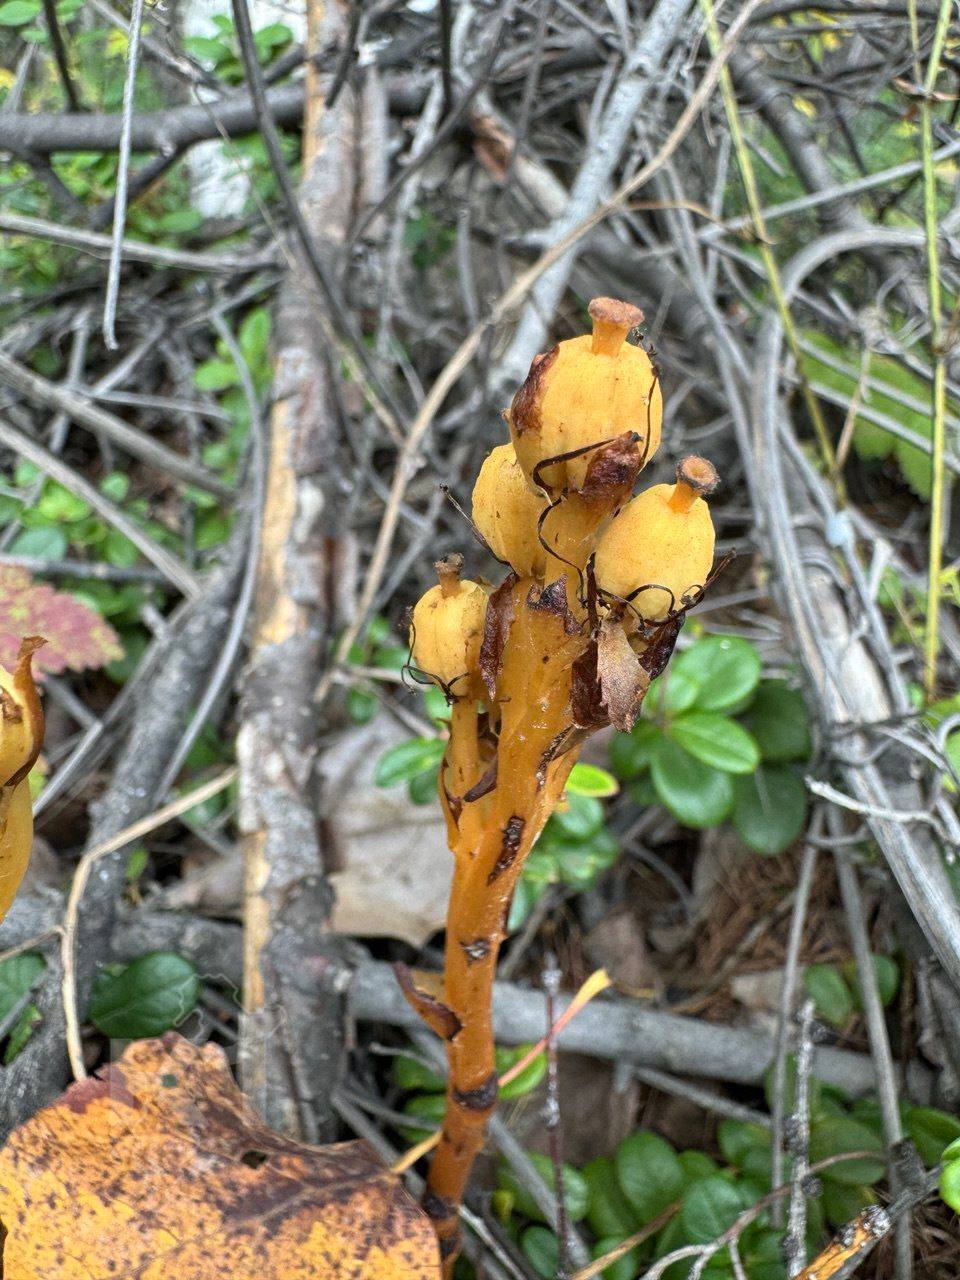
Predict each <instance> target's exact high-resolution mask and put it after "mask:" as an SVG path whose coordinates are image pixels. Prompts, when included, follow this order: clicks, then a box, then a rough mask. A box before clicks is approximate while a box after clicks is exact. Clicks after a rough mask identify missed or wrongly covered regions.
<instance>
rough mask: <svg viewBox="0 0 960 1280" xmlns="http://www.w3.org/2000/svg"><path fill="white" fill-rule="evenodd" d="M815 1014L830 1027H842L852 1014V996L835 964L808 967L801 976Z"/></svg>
mask: <svg viewBox="0 0 960 1280" xmlns="http://www.w3.org/2000/svg"><path fill="white" fill-rule="evenodd" d="M803 985H804V987H805V988H806V992H807V995H808V996H809V997H810V999H811V1000H812V1001H813V1003H814V1004H815V1005H816V1008H817V1014H818V1016H819V1017H821V1018H822V1019H823V1020H824V1022H829V1023H830V1025H831V1026H832V1027H837V1028H839V1027H842V1026H843V1025H844V1023H846V1021H847V1019H848V1018H849V1017H850V1015H851V1014H852V1013H853V994H852V993H851V991H850V988H849V987H848V986H847V984H846V982H844V980H843V977H842V975H841V973H840V970H839V969H838V968H837V966H836V965H835V964H811V965H808V966H807V968H806V971H805V972H804V975H803Z"/></svg>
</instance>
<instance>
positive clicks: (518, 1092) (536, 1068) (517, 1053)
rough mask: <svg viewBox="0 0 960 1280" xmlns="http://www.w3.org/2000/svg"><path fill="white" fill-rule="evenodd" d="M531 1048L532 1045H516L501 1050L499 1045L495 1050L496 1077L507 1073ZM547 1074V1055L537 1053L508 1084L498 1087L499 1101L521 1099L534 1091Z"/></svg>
mask: <svg viewBox="0 0 960 1280" xmlns="http://www.w3.org/2000/svg"><path fill="white" fill-rule="evenodd" d="M532 1048H533V1045H532V1044H518V1045H516V1046H515V1047H514V1048H512V1049H507V1048H503V1047H501V1046H500V1045H498V1046H497V1049H496V1060H497V1075H498V1076H502V1075H503V1073H504V1072H505V1071H509V1070H510V1068H511V1067H512V1066H513V1065H514V1063H515V1062H519V1061H520V1059H521V1058H523V1057H525V1055H526V1054H528V1053H529V1052H530V1050H531V1049H532ZM546 1074H547V1055H546V1054H545V1053H538V1054H537V1056H536V1057H535V1058H534V1059H533V1061H532V1062H529V1063H527V1065H526V1066H525V1067H524V1068H523V1070H522V1071H521V1072H520V1074H519V1075H518V1076H516V1077H515V1078H514V1079H513V1080H511V1081H510V1082H509V1084H502V1085H501V1086H500V1101H501V1102H506V1101H509V1100H510V1099H511V1098H522V1097H523V1095H524V1094H525V1093H530V1091H531V1090H533V1089H535V1088H536V1087H537V1085H538V1084H539V1083H540V1081H541V1080H542V1079H543V1077H544V1076H545V1075H546Z"/></svg>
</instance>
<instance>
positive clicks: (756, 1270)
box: [740, 1230, 787, 1280]
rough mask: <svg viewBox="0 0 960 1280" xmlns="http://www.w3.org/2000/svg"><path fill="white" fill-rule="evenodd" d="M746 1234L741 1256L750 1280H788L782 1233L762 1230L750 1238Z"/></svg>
mask: <svg viewBox="0 0 960 1280" xmlns="http://www.w3.org/2000/svg"><path fill="white" fill-rule="evenodd" d="M744 1234H745V1241H744V1242H742V1243H741V1250H740V1256H741V1261H742V1262H743V1268H744V1270H745V1271H746V1273H747V1277H748V1280H787V1264H786V1263H785V1262H784V1260H783V1236H782V1234H781V1232H779V1231H771V1230H760V1231H758V1232H757V1233H756V1234H755V1235H750V1236H749V1237H748V1236H747V1235H746V1233H744Z"/></svg>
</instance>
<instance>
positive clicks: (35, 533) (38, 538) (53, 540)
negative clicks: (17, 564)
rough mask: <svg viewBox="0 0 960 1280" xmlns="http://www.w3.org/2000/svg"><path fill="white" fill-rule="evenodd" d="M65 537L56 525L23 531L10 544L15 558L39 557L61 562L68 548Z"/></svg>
mask: <svg viewBox="0 0 960 1280" xmlns="http://www.w3.org/2000/svg"><path fill="white" fill-rule="evenodd" d="M69 545H70V544H69V543H68V541H67V535H66V534H65V533H64V531H63V530H62V529H61V528H59V527H58V526H57V525H48V526H46V527H45V528H41V529H25V530H24V531H23V533H18V534H17V536H16V537H15V538H14V540H13V542H12V543H11V544H10V552H11V554H12V555H15V556H39V557H40V558H41V559H42V560H62V559H63V557H64V556H65V555H66V554H67V549H68V547H69Z"/></svg>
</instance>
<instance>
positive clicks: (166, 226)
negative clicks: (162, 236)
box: [160, 209, 203, 235]
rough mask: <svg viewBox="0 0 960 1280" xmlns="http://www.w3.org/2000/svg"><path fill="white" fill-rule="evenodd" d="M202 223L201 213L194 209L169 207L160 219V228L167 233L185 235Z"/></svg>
mask: <svg viewBox="0 0 960 1280" xmlns="http://www.w3.org/2000/svg"><path fill="white" fill-rule="evenodd" d="M202 223H203V215H202V214H201V213H199V212H198V210H196V209H171V211H170V212H169V213H165V214H164V215H163V217H162V218H161V219H160V230H161V231H164V232H166V234H167V235H186V234H187V233H189V232H190V231H196V230H197V228H198V227H199V226H201V225H202Z"/></svg>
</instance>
